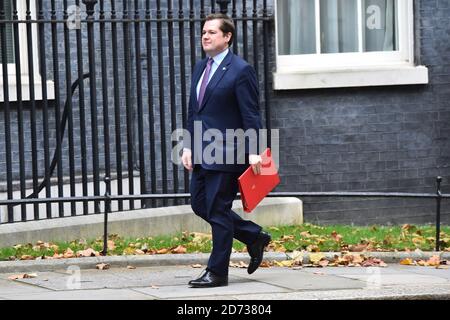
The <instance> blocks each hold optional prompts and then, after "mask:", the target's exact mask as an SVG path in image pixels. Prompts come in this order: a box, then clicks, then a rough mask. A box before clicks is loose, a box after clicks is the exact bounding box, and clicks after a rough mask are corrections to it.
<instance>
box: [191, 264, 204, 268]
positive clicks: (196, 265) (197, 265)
mask: <svg viewBox="0 0 450 320" xmlns="http://www.w3.org/2000/svg"><path fill="white" fill-rule="evenodd" d="M191 267H192V268H201V267H202V265H201V264H193V265H191Z"/></svg>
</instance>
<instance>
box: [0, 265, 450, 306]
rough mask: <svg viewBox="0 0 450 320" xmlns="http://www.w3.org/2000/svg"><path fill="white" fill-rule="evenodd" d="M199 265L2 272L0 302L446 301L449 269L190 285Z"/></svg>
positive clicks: (240, 272) (305, 272)
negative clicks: (202, 286)
mask: <svg viewBox="0 0 450 320" xmlns="http://www.w3.org/2000/svg"><path fill="white" fill-rule="evenodd" d="M201 272H202V269H200V268H193V267H192V266H190V265H178V266H152V267H136V269H128V268H126V267H123V266H122V267H115V266H114V264H112V265H111V268H110V269H107V270H97V269H80V268H79V267H77V266H76V265H72V266H68V267H67V268H63V269H60V270H54V271H38V272H36V274H37V277H35V278H27V279H19V280H9V279H8V277H9V276H11V275H13V274H18V273H17V272H16V273H1V274H0V299H2V300H10V299H13V300H21V299H27V300H28V299H32V300H41V299H46V300H67V299H76V300H109V299H121V300H125V299H133V300H147V299H150V300H155V299H159V300H168V299H169V300H170V299H175V300H178V299H185V300H192V299H194V300H211V299H213V300H215V299H223V300H249V299H250V300H273V299H276V300H303V299H450V269H436V268H433V267H416V266H402V265H399V264H389V265H388V267H386V268H375V267H370V268H363V267H357V268H356V267H326V268H301V269H290V268H280V267H271V268H260V269H258V270H257V271H256V272H255V273H254V274H252V275H248V274H247V271H246V269H238V268H230V277H229V282H230V283H229V285H228V286H227V287H219V288H210V289H193V288H189V287H188V286H187V282H188V281H189V280H191V279H193V278H196V277H197V276H198V275H199V274H200V273H201Z"/></svg>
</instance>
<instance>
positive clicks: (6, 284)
mask: <svg viewBox="0 0 450 320" xmlns="http://www.w3.org/2000/svg"><path fill="white" fill-rule="evenodd" d="M7 278H8V277H7V276H6V277H5V276H3V275H2V277H1V279H0V297H5V296H7V295H10V294H19V293H23V292H25V293H43V292H49V291H50V290H48V289H45V288H41V287H36V286H33V285H29V284H26V283H20V282H19V281H12V280H8V279H7Z"/></svg>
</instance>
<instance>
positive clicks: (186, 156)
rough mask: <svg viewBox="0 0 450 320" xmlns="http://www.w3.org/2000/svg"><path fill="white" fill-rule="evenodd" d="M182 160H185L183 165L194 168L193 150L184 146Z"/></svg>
mask: <svg viewBox="0 0 450 320" xmlns="http://www.w3.org/2000/svg"><path fill="white" fill-rule="evenodd" d="M181 162H183V166H184V167H185V168H186V169H187V170H189V171H191V170H192V152H191V149H187V148H184V149H183V155H182V156H181Z"/></svg>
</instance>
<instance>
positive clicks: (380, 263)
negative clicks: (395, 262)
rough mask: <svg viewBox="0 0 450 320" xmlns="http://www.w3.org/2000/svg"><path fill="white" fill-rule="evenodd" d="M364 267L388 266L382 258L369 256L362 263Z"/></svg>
mask: <svg viewBox="0 0 450 320" xmlns="http://www.w3.org/2000/svg"><path fill="white" fill-rule="evenodd" d="M361 265H362V266H363V267H387V264H386V263H385V262H384V261H382V260H381V259H376V258H368V259H367V260H365V261H364V262H363V263H362V264H361Z"/></svg>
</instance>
